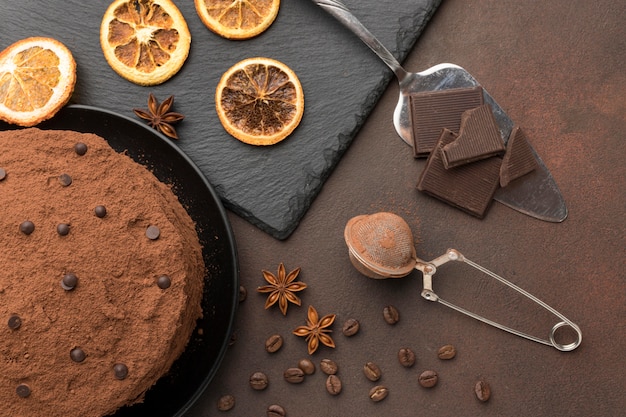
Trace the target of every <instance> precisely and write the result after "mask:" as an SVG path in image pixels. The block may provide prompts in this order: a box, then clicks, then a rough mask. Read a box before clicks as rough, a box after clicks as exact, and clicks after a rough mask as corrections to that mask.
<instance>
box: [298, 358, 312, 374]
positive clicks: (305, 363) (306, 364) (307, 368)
mask: <svg viewBox="0 0 626 417" xmlns="http://www.w3.org/2000/svg"><path fill="white" fill-rule="evenodd" d="M298 368H300V369H302V372H304V373H305V375H313V374H314V373H315V364H314V363H313V362H312V361H311V360H310V359H300V361H299V362H298Z"/></svg>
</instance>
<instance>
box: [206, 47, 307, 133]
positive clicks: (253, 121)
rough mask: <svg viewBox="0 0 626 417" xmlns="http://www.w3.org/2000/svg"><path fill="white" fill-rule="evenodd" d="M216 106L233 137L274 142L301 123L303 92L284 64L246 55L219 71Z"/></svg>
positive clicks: (293, 75)
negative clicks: (222, 73)
mask: <svg viewBox="0 0 626 417" xmlns="http://www.w3.org/2000/svg"><path fill="white" fill-rule="evenodd" d="M215 107H216V110H217V115H218V117H219V119H220V122H221V123H222V125H223V126H224V129H226V131H227V132H228V133H230V134H231V135H233V136H234V137H235V138H237V139H239V140H240V141H242V142H245V143H248V144H251V145H273V144H275V143H277V142H280V141H281V140H283V139H285V138H286V137H287V136H289V135H290V134H291V132H293V130H294V129H295V128H296V127H297V126H298V124H299V123H300V120H301V119H302V115H303V113H304V93H303V91H302V85H301V84H300V80H298V77H297V76H296V74H295V73H294V72H293V71H292V70H291V69H290V68H289V67H287V65H285V64H283V63H282V62H279V61H276V60H274V59H270V58H260V57H259V58H249V59H244V60H243V61H240V62H238V63H237V64H235V65H233V66H232V67H231V68H230V69H228V70H227V71H226V72H225V73H224V75H222V78H221V80H220V82H219V84H218V86H217V90H216V92H215Z"/></svg>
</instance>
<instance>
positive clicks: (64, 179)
mask: <svg viewBox="0 0 626 417" xmlns="http://www.w3.org/2000/svg"><path fill="white" fill-rule="evenodd" d="M59 182H60V183H61V185H62V186H63V187H69V186H70V185H72V177H70V176H69V174H61V175H59Z"/></svg>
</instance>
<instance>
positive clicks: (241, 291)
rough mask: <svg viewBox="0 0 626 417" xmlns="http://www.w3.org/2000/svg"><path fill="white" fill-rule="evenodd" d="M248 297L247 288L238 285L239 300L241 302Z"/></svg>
mask: <svg viewBox="0 0 626 417" xmlns="http://www.w3.org/2000/svg"><path fill="white" fill-rule="evenodd" d="M247 297H248V290H247V289H246V287H244V286H243V285H240V286H239V302H240V303H241V302H243V301H245V300H246V298H247Z"/></svg>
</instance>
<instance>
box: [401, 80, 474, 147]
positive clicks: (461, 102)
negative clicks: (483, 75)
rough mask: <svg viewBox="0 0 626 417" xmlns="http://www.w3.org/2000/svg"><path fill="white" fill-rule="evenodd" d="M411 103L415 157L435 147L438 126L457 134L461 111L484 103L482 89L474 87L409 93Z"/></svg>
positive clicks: (439, 132) (437, 137)
mask: <svg viewBox="0 0 626 417" xmlns="http://www.w3.org/2000/svg"><path fill="white" fill-rule="evenodd" d="M410 103H411V124H412V126H413V152H414V156H415V157H426V156H428V154H430V152H431V151H432V150H433V148H434V147H435V144H436V143H437V139H439V135H440V134H441V129H444V128H446V129H448V130H451V131H452V132H454V133H458V132H459V128H460V127H461V115H462V114H463V112H464V111H465V110H469V109H473V108H476V107H478V106H480V105H482V104H483V89H482V87H480V86H476V87H471V88H451V89H447V90H439V91H427V92H423V93H417V94H412V95H411V97H410Z"/></svg>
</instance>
